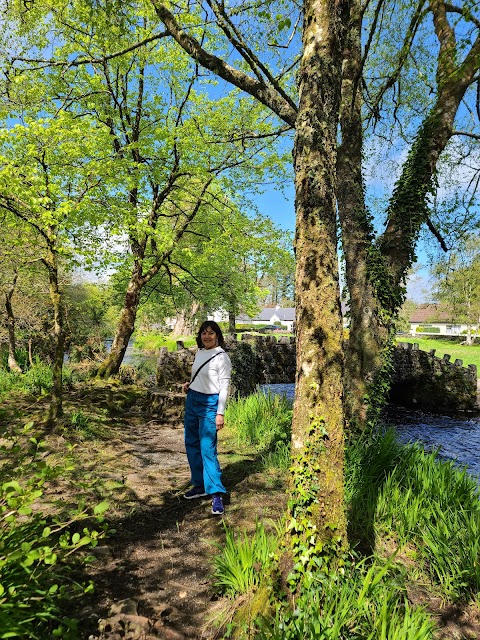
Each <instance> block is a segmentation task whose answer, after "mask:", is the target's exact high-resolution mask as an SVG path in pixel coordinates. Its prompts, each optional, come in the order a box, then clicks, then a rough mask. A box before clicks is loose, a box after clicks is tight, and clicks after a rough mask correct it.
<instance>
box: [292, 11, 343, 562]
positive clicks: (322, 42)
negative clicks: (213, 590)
mask: <svg viewBox="0 0 480 640" xmlns="http://www.w3.org/2000/svg"><path fill="white" fill-rule="evenodd" d="M341 6H342V5H339V4H337V3H335V2H318V1H315V0H307V1H306V2H305V4H304V7H305V9H304V13H305V15H304V25H305V26H304V33H303V44H304V50H303V56H302V62H301V67H300V71H299V95H300V105H299V112H298V117H297V122H296V135H295V146H294V164H295V189H296V200H295V206H296V234H295V254H296V260H297V267H296V278H295V294H296V314H297V316H296V317H297V375H296V393H295V403H294V412H293V425H292V456H293V477H292V481H291V486H290V494H291V496H290V497H291V499H290V501H289V505H290V516H291V517H292V520H291V524H290V527H291V529H290V530H291V532H292V534H293V537H292V545H291V552H292V558H291V560H293V562H295V563H298V562H300V563H302V564H303V565H304V566H305V565H308V563H309V560H310V559H312V556H314V555H315V554H316V553H317V552H319V550H320V552H321V546H317V545H319V544H321V543H323V542H326V541H332V542H333V543H334V544H335V545H336V544H338V543H339V542H340V544H342V545H344V544H346V516H345V505H344V487H343V466H344V454H343V451H344V440H343V436H344V413H343V346H342V343H343V329H342V317H341V309H340V291H339V285H338V266H337V236H336V199H335V163H336V132H337V125H338V109H339V95H340V78H341V51H342V46H341V34H342V17H341V16H340V9H341ZM343 6H345V5H343ZM298 540H300V542H298Z"/></svg>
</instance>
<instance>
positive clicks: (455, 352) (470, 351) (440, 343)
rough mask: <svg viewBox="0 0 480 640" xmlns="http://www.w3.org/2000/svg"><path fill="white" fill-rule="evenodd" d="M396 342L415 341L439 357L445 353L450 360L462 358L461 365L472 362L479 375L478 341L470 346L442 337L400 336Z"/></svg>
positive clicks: (420, 347) (479, 346)
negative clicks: (449, 356)
mask: <svg viewBox="0 0 480 640" xmlns="http://www.w3.org/2000/svg"><path fill="white" fill-rule="evenodd" d="M397 342H410V343H412V344H413V343H417V344H418V346H419V349H422V351H430V349H435V350H436V351H435V355H436V356H438V357H439V358H441V357H443V356H444V355H445V354H446V353H448V354H450V355H451V362H455V360H456V359H459V360H462V362H463V366H464V367H466V366H468V365H469V364H474V365H476V367H477V375H478V376H479V377H480V342H477V343H476V344H473V345H472V346H467V345H462V344H459V343H457V342H454V341H453V340H445V339H442V338H424V337H421V338H420V337H418V338H417V337H415V338H401V339H399V340H397Z"/></svg>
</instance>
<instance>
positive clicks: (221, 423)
mask: <svg viewBox="0 0 480 640" xmlns="http://www.w3.org/2000/svg"><path fill="white" fill-rule="evenodd" d="M215 424H216V426H217V431H220V429H223V427H224V426H225V419H224V417H223V416H222V414H221V413H217V417H216V418H215Z"/></svg>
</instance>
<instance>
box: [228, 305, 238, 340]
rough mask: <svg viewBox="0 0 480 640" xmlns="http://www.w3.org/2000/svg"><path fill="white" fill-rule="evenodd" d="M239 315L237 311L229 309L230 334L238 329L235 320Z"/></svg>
mask: <svg viewBox="0 0 480 640" xmlns="http://www.w3.org/2000/svg"><path fill="white" fill-rule="evenodd" d="M236 317H237V314H236V313H235V309H229V311H228V333H232V334H233V333H235V331H236V329H237V327H236V325H235V318H236Z"/></svg>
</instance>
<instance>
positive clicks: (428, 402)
mask: <svg viewBox="0 0 480 640" xmlns="http://www.w3.org/2000/svg"><path fill="white" fill-rule="evenodd" d="M177 346H178V350H177V351H175V352H168V350H167V348H166V347H164V348H162V349H161V351H160V353H159V356H158V362H157V385H158V389H156V390H152V392H151V403H152V404H153V405H154V406H156V408H157V409H158V410H166V409H167V406H166V405H167V404H168V403H170V402H171V398H172V394H173V395H174V396H177V394H178V405H179V407H178V408H179V409H180V405H183V402H184V395H183V394H182V393H180V386H181V384H182V383H183V382H185V381H186V380H188V379H189V377H190V369H191V366H192V362H193V358H194V356H195V351H196V348H191V349H185V348H184V347H183V344H182V343H181V342H179V343H178V345H177ZM227 350H228V352H229V355H230V358H231V360H232V368H233V371H232V392H233V393H234V394H237V393H238V394H240V395H248V394H249V393H252V392H253V391H254V390H255V388H256V386H257V385H259V384H282V383H293V382H295V341H294V339H293V338H287V337H282V338H279V339H278V340H277V338H276V337H275V336H253V335H250V334H243V335H242V340H241V341H237V340H235V339H234V338H233V337H232V336H228V338H227ZM394 365H395V368H394V374H393V379H392V389H391V393H390V400H391V401H392V402H394V403H395V404H400V405H402V406H406V407H415V408H419V409H424V410H427V411H432V412H449V411H451V412H454V411H472V410H475V409H476V408H478V407H477V368H476V366H475V365H468V366H467V367H464V366H463V363H462V361H461V360H455V362H453V363H452V362H450V356H449V355H445V356H443V358H438V357H437V356H435V349H432V350H431V351H430V352H429V353H427V352H425V351H421V350H420V349H419V348H418V345H417V344H414V345H412V344H410V343H400V344H399V345H398V346H397V347H395V350H394ZM166 392H168V393H166ZM167 396H168V397H169V398H170V399H167ZM175 404H177V403H175Z"/></svg>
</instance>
